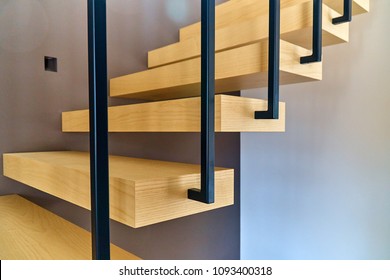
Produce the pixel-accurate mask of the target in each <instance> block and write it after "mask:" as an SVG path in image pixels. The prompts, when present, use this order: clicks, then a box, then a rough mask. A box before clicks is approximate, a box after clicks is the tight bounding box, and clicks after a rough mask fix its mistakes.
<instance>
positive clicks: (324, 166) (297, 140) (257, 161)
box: [241, 0, 390, 259]
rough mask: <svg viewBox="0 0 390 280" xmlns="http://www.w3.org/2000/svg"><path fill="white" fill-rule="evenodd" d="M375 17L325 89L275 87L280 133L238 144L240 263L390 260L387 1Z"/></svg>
mask: <svg viewBox="0 0 390 280" xmlns="http://www.w3.org/2000/svg"><path fill="white" fill-rule="evenodd" d="M371 7H372V8H371V12H370V13H369V14H366V15H361V16H358V17H355V18H354V19H353V22H352V25H351V36H350V43H349V44H342V45H337V46H332V47H328V48H326V49H325V50H324V72H323V74H324V75H323V81H321V82H314V83H308V84H301V85H293V86H283V87H281V99H282V100H283V101H286V103H287V132H286V133H281V134H242V137H241V144H242V148H241V170H242V174H241V178H242V181H241V186H242V187H241V188H242V193H241V195H242V200H241V205H242V209H241V223H242V230H241V246H242V247H241V252H242V253H241V257H242V258H243V259H390V220H389V217H388V214H389V213H390V110H389V107H390V83H389V70H388V68H389V65H390V56H389V50H390V39H389V36H388V30H389V18H388V15H389V14H390V1H387V0H375V1H371ZM262 94H264V91H263V90H262ZM243 95H246V96H259V91H258V90H250V91H246V92H244V93H243Z"/></svg>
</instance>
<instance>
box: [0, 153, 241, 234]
mask: <svg viewBox="0 0 390 280" xmlns="http://www.w3.org/2000/svg"><path fill="white" fill-rule="evenodd" d="M3 163H4V166H3V167H4V175H5V176H6V177H9V178H11V179H14V180H16V181H19V182H21V183H24V184H26V185H28V186H31V187H33V188H36V189H38V190H41V191H43V192H46V193H49V194H51V195H54V196H56V197H59V198H61V199H64V200H66V201H69V202H71V203H73V204H76V205H78V206H81V207H83V208H86V209H90V179H89V177H90V176H89V168H90V165H89V154H88V153H83V152H40V153H18V154H4V156H3ZM192 188H198V189H199V188H200V166H199V165H193V164H183V163H175V162H163V161H156V160H145V159H136V158H127V157H120V156H110V217H111V219H113V220H116V221H118V222H121V223H123V224H126V225H128V226H131V227H134V228H137V227H142V226H146V225H151V224H155V223H159V222H163V221H167V220H171V219H175V218H179V217H184V216H188V215H192V214H196V213H200V212H204V211H208V210H212V209H216V208H221V207H224V206H228V205H232V204H233V203H234V199H233V196H234V170H233V169H223V168H216V171H215V203H214V204H204V203H200V202H197V201H193V200H190V199H188V198H187V190H188V189H192Z"/></svg>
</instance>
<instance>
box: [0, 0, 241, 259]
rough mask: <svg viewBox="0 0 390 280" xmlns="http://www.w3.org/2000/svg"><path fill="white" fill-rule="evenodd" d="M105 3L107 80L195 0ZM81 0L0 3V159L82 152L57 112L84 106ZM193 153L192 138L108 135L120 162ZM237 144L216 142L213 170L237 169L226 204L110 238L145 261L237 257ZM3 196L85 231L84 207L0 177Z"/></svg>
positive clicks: (191, 14) (129, 65)
mask: <svg viewBox="0 0 390 280" xmlns="http://www.w3.org/2000/svg"><path fill="white" fill-rule="evenodd" d="M107 2H108V52H109V54H108V65H109V76H110V77H115V76H118V75H123V74H129V73H132V72H135V71H139V70H143V69H146V53H147V50H151V49H154V48H158V47H161V46H164V45H166V44H169V43H173V42H175V41H177V40H178V29H179V27H181V26H184V25H186V24H190V23H192V22H195V21H197V20H198V19H199V12H200V7H199V2H200V1H193V0H109V1H107ZM217 2H219V3H220V2H223V1H217ZM86 3H87V1H86V0H85V1H80V0H66V1H64V0H40V1H37V0H0V98H1V100H0V106H1V107H0V114H1V115H0V133H1V134H0V154H1V155H2V154H3V153H5V152H23V151H48V150H88V136H87V135H85V134H63V133H61V131H60V129H61V127H60V121H61V120H60V113H61V112H62V111H67V110H75V109H82V108H86V107H87V105H88V104H87V102H88V95H87V94H88V91H87V90H88V88H87V31H86ZM45 55H48V56H54V57H58V62H59V66H58V69H59V71H58V73H51V72H44V71H43V57H44V56H45ZM124 102H128V101H123V100H121V101H118V100H112V101H111V103H112V104H114V103H124ZM199 147H200V143H199V135H198V134H193V133H191V134H184V133H176V134H162V133H161V134H159V133H152V134H134V133H133V134H132V133H125V134H115V135H111V136H110V150H111V153H112V154H118V155H124V156H136V157H141V158H151V159H161V160H172V161H180V162H190V163H197V162H199ZM239 147H240V137H239V135H238V134H219V135H218V136H217V151H216V156H217V159H216V163H217V165H219V166H224V167H231V168H235V170H236V181H235V191H236V200H235V202H236V203H235V206H232V207H227V208H223V209H219V210H216V211H211V212H207V213H202V214H199V215H194V216H190V217H185V218H182V219H178V220H174V221H169V222H165V223H161V224H157V225H153V226H150V227H146V228H141V229H137V230H133V229H130V228H128V227H126V226H123V225H121V224H119V223H116V222H112V229H111V232H112V241H113V242H114V243H115V244H117V245H119V246H121V247H123V248H125V249H128V250H129V251H131V252H133V253H135V254H138V255H139V256H140V257H142V258H146V259H237V258H239V234H240V230H239V223H240V221H239V219H240V215H239V202H240V198H239V195H240V192H239V189H240V188H239V185H240V179H239V173H240V172H239V171H240V156H239V152H240V151H239V149H240V148H239ZM1 160H2V158H1ZM1 168H2V166H1ZM10 193H18V194H21V195H23V196H25V197H27V198H29V199H31V200H32V201H34V202H36V203H38V204H40V205H42V206H44V207H46V208H47V209H49V210H51V211H53V212H55V213H58V214H60V215H61V216H63V217H65V218H67V219H68V220H70V221H72V222H74V223H76V224H79V225H80V226H83V227H85V228H88V227H89V213H88V211H85V210H83V209H80V208H79V207H76V206H74V205H71V204H69V203H67V202H65V201H62V200H59V199H57V198H55V197H52V196H49V195H46V194H44V193H41V192H39V191H36V190H34V189H31V188H29V187H26V186H24V185H22V184H19V183H17V182H14V181H12V180H9V179H7V178H5V177H1V178H0V194H10Z"/></svg>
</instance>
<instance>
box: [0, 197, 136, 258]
mask: <svg viewBox="0 0 390 280" xmlns="http://www.w3.org/2000/svg"><path fill="white" fill-rule="evenodd" d="M91 243H92V242H91V234H90V233H89V232H88V231H86V230H84V229H82V228H80V227H78V226H76V225H74V224H72V223H70V222H68V221H66V220H64V219H63V218H61V217H59V216H57V215H55V214H53V213H51V212H49V211H47V210H46V209H43V208H42V207H40V206H38V205H36V204H34V203H32V202H30V201H28V200H26V199H24V198H22V197H20V196H18V195H7V196H0V248H1V249H0V259H2V260H90V259H91V257H92V248H91ZM111 258H112V259H114V260H136V259H139V258H138V257H137V256H135V255H133V254H131V253H128V252H126V251H124V250H122V249H120V248H119V247H117V246H115V245H112V244H111Z"/></svg>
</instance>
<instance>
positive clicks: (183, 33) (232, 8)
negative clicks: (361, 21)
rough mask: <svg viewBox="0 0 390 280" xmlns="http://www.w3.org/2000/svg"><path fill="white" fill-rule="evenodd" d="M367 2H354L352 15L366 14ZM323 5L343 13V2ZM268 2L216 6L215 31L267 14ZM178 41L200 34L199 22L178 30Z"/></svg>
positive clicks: (291, 0)
mask: <svg viewBox="0 0 390 280" xmlns="http://www.w3.org/2000/svg"><path fill="white" fill-rule="evenodd" d="M309 1H311V2H312V1H313V0H282V1H281V9H284V8H287V7H291V6H294V5H299V4H302V3H305V2H309ZM369 2H370V1H369V0H354V1H353V7H352V11H353V15H359V14H362V13H367V12H368V11H369V7H370V5H369ZM323 3H324V4H325V5H327V6H329V7H330V8H331V9H333V10H335V11H337V12H338V13H342V12H343V0H324V1H323ZM268 5H269V3H268V1H258V0H233V1H228V2H225V3H222V4H220V5H218V6H216V11H215V12H216V22H215V25H216V29H220V28H224V27H226V26H228V25H230V24H232V23H233V22H235V21H243V20H248V19H250V18H254V17H257V16H260V15H264V14H268ZM179 34H180V41H185V40H188V39H190V38H191V37H193V36H198V35H199V34H200V22H197V23H194V24H191V25H188V26H185V27H183V28H181V29H180V31H179Z"/></svg>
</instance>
